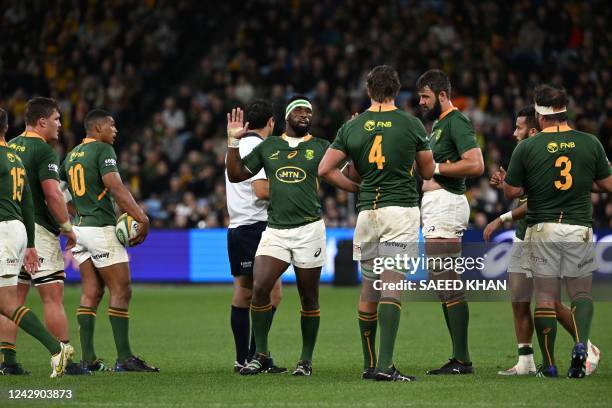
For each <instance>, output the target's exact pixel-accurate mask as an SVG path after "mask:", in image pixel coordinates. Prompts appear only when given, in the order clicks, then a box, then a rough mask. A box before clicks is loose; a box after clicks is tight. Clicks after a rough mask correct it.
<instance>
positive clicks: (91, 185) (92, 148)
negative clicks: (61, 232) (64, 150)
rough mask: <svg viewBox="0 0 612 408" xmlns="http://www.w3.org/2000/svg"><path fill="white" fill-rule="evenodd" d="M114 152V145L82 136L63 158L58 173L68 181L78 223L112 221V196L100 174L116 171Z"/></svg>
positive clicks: (95, 224) (101, 224) (98, 224)
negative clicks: (79, 142)
mask: <svg viewBox="0 0 612 408" xmlns="http://www.w3.org/2000/svg"><path fill="white" fill-rule="evenodd" d="M118 171H119V170H118V169H117V155H116V154H115V150H114V149H113V146H111V145H109V144H108V143H104V142H99V141H97V140H95V139H91V138H85V139H83V143H81V144H80V145H78V146H77V147H75V148H74V149H73V150H72V151H71V152H70V153H68V155H66V158H65V159H64V163H62V167H61V169H60V176H61V178H62V179H63V180H66V181H67V182H68V186H69V189H70V194H72V202H73V204H74V206H75V208H76V210H77V213H78V215H79V218H78V221H77V225H78V226H81V227H106V226H109V225H115V223H116V222H117V217H116V216H115V209H114V207H113V204H114V200H113V198H112V197H111V194H110V193H109V192H108V190H107V188H106V187H104V182H103V181H102V176H104V175H105V174H108V173H111V172H118Z"/></svg>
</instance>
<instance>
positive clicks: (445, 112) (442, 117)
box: [438, 106, 459, 120]
mask: <svg viewBox="0 0 612 408" xmlns="http://www.w3.org/2000/svg"><path fill="white" fill-rule="evenodd" d="M456 110H459V108H457V107H455V106H451V107H450V108H449V109H447V110H445V111H444V112H442V113H441V114H440V117H439V118H438V120H442V119H444V117H445V116H446V115H448V114H449V113H451V112H452V111H456Z"/></svg>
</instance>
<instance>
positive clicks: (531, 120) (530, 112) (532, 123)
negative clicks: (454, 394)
mask: <svg viewBox="0 0 612 408" xmlns="http://www.w3.org/2000/svg"><path fill="white" fill-rule="evenodd" d="M516 117H517V118H525V123H526V124H527V128H528V129H532V128H535V129H537V128H538V124H537V123H536V118H535V108H534V107H533V105H527V106H525V107H524V108H523V109H521V110H520V111H518V113H517V114H516Z"/></svg>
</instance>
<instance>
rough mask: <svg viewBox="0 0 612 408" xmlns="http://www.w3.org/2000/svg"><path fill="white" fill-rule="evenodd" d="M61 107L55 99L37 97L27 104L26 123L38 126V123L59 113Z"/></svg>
mask: <svg viewBox="0 0 612 408" xmlns="http://www.w3.org/2000/svg"><path fill="white" fill-rule="evenodd" d="M59 110H60V109H59V105H58V104H57V102H55V99H51V98H45V97H42V96H37V97H36V98H32V99H30V100H29V101H28V103H26V108H25V123H26V125H29V126H36V122H38V119H41V118H48V117H50V116H51V115H53V112H54V111H58V112H59Z"/></svg>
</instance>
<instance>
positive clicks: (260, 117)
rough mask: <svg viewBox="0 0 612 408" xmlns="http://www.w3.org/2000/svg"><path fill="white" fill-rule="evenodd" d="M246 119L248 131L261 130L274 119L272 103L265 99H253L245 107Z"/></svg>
mask: <svg viewBox="0 0 612 408" xmlns="http://www.w3.org/2000/svg"><path fill="white" fill-rule="evenodd" d="M245 110H246V118H245V120H246V121H247V122H249V128H250V129H261V128H263V127H264V126H266V124H267V123H268V120H270V118H273V117H274V107H273V106H272V103H271V102H269V101H267V100H265V99H255V100H252V101H251V102H249V104H248V105H247V106H246V109H245Z"/></svg>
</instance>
